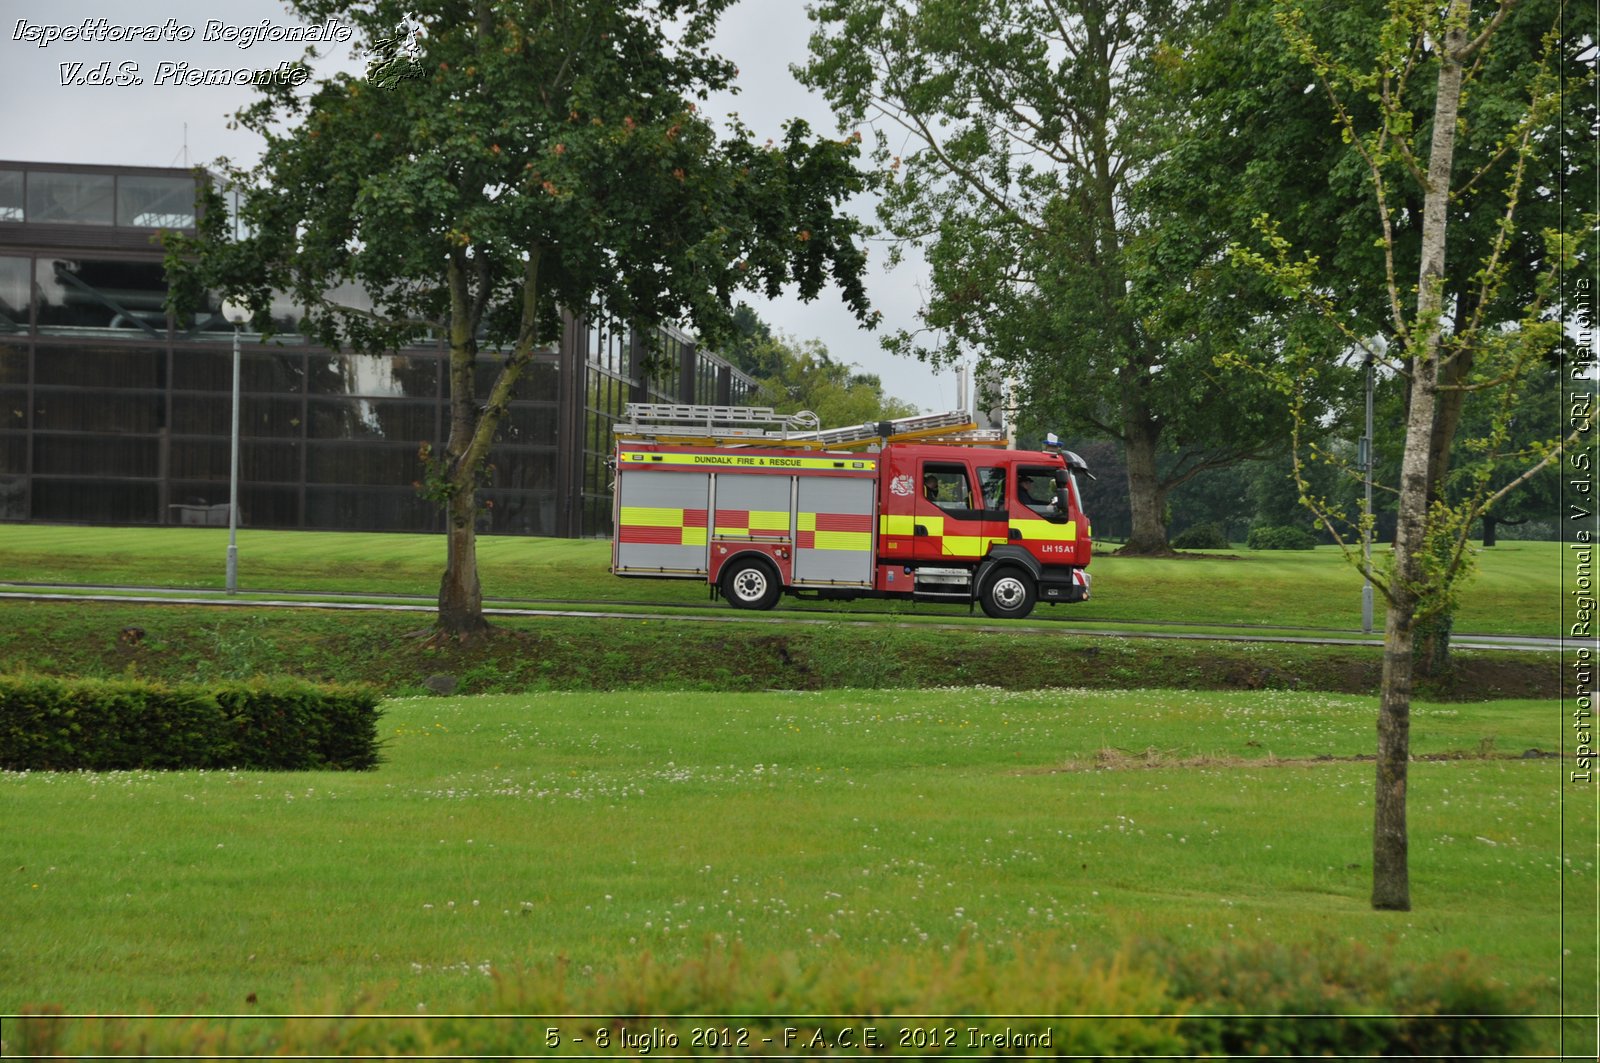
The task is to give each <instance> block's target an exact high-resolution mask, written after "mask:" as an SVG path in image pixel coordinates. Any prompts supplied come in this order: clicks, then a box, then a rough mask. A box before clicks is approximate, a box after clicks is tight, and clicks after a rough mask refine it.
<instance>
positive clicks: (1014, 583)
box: [978, 568, 1039, 620]
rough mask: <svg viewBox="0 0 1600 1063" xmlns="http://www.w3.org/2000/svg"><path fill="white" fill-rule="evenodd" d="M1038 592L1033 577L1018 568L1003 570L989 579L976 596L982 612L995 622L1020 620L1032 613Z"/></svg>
mask: <svg viewBox="0 0 1600 1063" xmlns="http://www.w3.org/2000/svg"><path fill="white" fill-rule="evenodd" d="M1038 600H1039V591H1038V588H1036V587H1035V586H1034V585H1033V577H1031V576H1029V575H1028V574H1027V573H1026V572H1024V571H1022V570H1021V569H1019V568H1003V569H1001V570H1000V571H999V572H996V573H995V574H994V575H993V576H991V577H990V578H989V581H988V582H987V583H985V584H984V585H983V592H982V593H981V594H980V595H979V596H978V604H980V605H982V606H983V611H984V612H985V613H986V614H988V615H989V616H992V617H994V618H995V619H996V620H1021V619H1022V618H1023V617H1025V616H1027V615H1028V614H1029V613H1031V612H1033V606H1034V603H1036V602H1037V601H1038Z"/></svg>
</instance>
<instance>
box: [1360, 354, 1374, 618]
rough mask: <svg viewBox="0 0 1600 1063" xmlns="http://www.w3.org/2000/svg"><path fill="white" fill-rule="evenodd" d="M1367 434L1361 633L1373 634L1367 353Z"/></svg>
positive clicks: (1363, 451)
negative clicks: (1364, 578)
mask: <svg viewBox="0 0 1600 1063" xmlns="http://www.w3.org/2000/svg"><path fill="white" fill-rule="evenodd" d="M1365 368H1366V377H1367V434H1366V435H1365V436H1363V437H1362V439H1361V478H1362V480H1363V481H1364V485H1363V486H1364V488H1365V491H1366V495H1365V501H1364V502H1363V503H1362V508H1361V512H1362V521H1361V574H1362V575H1363V576H1364V577H1366V580H1365V582H1364V583H1363V584H1362V585H1361V633H1362V634H1363V635H1370V634H1372V374H1373V371H1374V367H1373V364H1372V355H1370V354H1369V355H1367V364H1366V366H1365Z"/></svg>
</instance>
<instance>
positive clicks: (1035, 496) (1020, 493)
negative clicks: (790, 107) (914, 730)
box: [1017, 465, 1067, 521]
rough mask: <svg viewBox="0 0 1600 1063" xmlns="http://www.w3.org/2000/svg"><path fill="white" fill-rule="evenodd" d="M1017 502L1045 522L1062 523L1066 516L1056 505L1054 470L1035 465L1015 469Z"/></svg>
mask: <svg viewBox="0 0 1600 1063" xmlns="http://www.w3.org/2000/svg"><path fill="white" fill-rule="evenodd" d="M1017 501H1018V502H1021V503H1022V504H1023V505H1025V506H1027V507H1028V508H1029V509H1031V510H1033V511H1034V512H1035V513H1037V514H1039V516H1041V517H1043V518H1045V519H1046V520H1053V521H1063V520H1066V519H1067V515H1066V514H1065V513H1063V512H1061V509H1060V507H1058V506H1057V505H1056V470H1055V469H1050V468H1041V467H1039V466H1037V465H1024V466H1021V467H1019V468H1018V469H1017Z"/></svg>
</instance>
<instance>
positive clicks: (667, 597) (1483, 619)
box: [0, 524, 1562, 635]
mask: <svg viewBox="0 0 1600 1063" xmlns="http://www.w3.org/2000/svg"><path fill="white" fill-rule="evenodd" d="M226 548H227V533H226V531H224V530H222V529H215V528H148V529H136V528H133V529H130V528H85V527H54V526H45V525H36V524H5V525H0V580H8V581H27V582H61V583H100V584H114V585H138V586H159V587H177V588H206V589H213V590H219V589H221V588H222V585H223V576H224V560H225V556H226ZM478 559H479V567H480V570H481V577H482V583H483V588H484V593H485V594H486V595H488V596H489V597H490V598H502V599H535V600H539V599H542V600H564V599H578V600H585V601H591V600H592V601H643V602H661V603H674V604H680V605H705V604H706V602H707V589H706V587H705V586H704V585H703V584H701V583H698V582H696V581H691V580H686V581H659V580H637V579H626V580H625V579H618V578H616V577H613V576H611V575H610V574H609V573H608V571H607V566H608V565H609V563H610V546H609V544H608V543H605V542H599V541H593V540H571V539H535V538H526V537H521V536H484V537H482V538H480V539H479V540H478ZM1476 561H1477V568H1478V572H1477V574H1476V576H1475V578H1474V579H1473V580H1472V582H1471V583H1470V584H1468V585H1467V587H1466V589H1465V591H1464V593H1463V594H1462V601H1461V609H1460V613H1459V615H1458V617H1457V619H1456V630H1457V631H1461V632H1471V633H1489V634H1514V635H1556V634H1559V633H1560V622H1561V617H1560V609H1561V601H1562V595H1561V589H1560V588H1561V571H1560V565H1561V547H1560V544H1557V543H1530V542H1507V543H1502V544H1501V545H1499V546H1496V547H1494V548H1493V549H1486V550H1479V551H1478V552H1477V555H1476ZM443 565H444V539H443V537H441V536H437V535H410V534H406V535H400V534H396V535H384V534H366V533H354V532H274V531H255V530H250V529H246V530H243V531H241V532H240V533H239V584H240V589H241V590H243V591H246V592H248V591H319V592H349V593H363V592H382V593H394V594H409V595H417V596H421V597H428V596H431V595H435V594H436V593H437V590H438V583H439V576H440V573H441V572H442V571H443ZM1091 571H1092V572H1093V574H1094V577H1095V584H1094V587H1095V591H1094V594H1095V596H1094V599H1093V600H1092V601H1090V602H1087V603H1083V604H1080V605H1073V606H1060V607H1050V608H1044V607H1041V609H1040V610H1039V612H1038V613H1037V614H1036V615H1037V616H1039V617H1051V618H1070V619H1072V620H1075V621H1079V620H1081V621H1085V622H1093V621H1104V622H1115V621H1121V620H1153V621H1159V622H1161V623H1165V624H1175V625H1177V624H1248V625H1254V626H1259V627H1263V628H1284V629H1300V628H1329V627H1332V628H1339V629H1343V630H1346V631H1354V630H1359V628H1360V624H1361V583H1362V580H1361V576H1360V573H1359V572H1357V571H1356V570H1355V569H1353V568H1351V567H1350V566H1349V565H1348V564H1347V563H1346V562H1345V561H1344V560H1343V558H1342V557H1341V556H1340V555H1339V554H1338V553H1337V551H1335V550H1333V549H1331V548H1322V549H1318V550H1313V551H1252V550H1246V549H1243V548H1240V549H1239V550H1237V551H1235V552H1233V553H1229V554H1196V555H1194V556H1189V557H1183V558H1176V559H1146V558H1122V557H1117V556H1115V555H1107V556H1101V557H1098V558H1096V559H1095V561H1094V563H1093V565H1092V566H1091ZM782 608H785V609H789V608H804V609H816V610H823V611H829V612H845V611H849V610H851V609H857V610H859V609H863V608H865V609H871V610H879V611H881V610H884V609H893V610H897V611H900V612H902V613H905V612H913V611H914V612H915V614H916V615H919V616H939V617H963V616H965V615H967V612H968V610H967V609H966V608H965V607H955V606H929V605H926V604H919V605H917V606H915V607H914V610H913V609H912V608H911V607H909V606H905V605H901V604H899V603H896V604H894V605H889V604H888V603H883V602H872V603H857V604H855V605H854V606H846V605H840V604H834V603H799V602H796V601H795V600H794V599H785V600H784V602H783V605H782ZM1378 612H1379V620H1378V623H1379V627H1380V628H1381V626H1382V603H1381V599H1380V600H1379V604H1378Z"/></svg>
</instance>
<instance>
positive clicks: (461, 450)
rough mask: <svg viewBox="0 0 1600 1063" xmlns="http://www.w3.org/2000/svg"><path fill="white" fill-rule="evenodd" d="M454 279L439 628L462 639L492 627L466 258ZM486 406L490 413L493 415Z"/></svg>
mask: <svg viewBox="0 0 1600 1063" xmlns="http://www.w3.org/2000/svg"><path fill="white" fill-rule="evenodd" d="M448 271H449V273H448V275H449V284H450V304H451V305H450V438H449V440H448V442H446V444H445V465H444V469H443V475H444V477H445V478H446V480H447V481H448V486H449V496H448V498H447V499H446V501H445V504H444V517H445V529H444V530H445V539H446V543H447V546H446V550H445V565H444V576H443V577H442V578H441V579H440V580H439V617H438V620H437V622H436V624H437V630H438V633H439V634H441V635H451V636H455V637H458V638H465V637H470V636H472V635H476V634H479V633H481V632H483V631H486V630H487V629H488V627H489V622H488V621H487V620H485V619H484V618H483V591H482V589H481V588H480V586H479V584H478V529H477V524H476V521H477V516H478V466H479V456H478V455H477V454H475V453H474V442H475V440H474V437H475V435H476V434H477V428H478V421H479V419H480V414H479V412H478V397H477V362H478V341H477V319H476V317H475V315H474V314H473V313H472V309H471V304H472V300H471V297H470V293H469V289H468V284H467V279H466V278H467V275H468V270H467V268H466V267H465V263H464V260H463V259H462V258H460V257H458V256H456V255H452V256H451V257H450V259H449V260H448ZM487 414H488V411H485V413H484V415H487Z"/></svg>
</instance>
